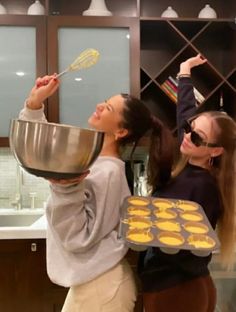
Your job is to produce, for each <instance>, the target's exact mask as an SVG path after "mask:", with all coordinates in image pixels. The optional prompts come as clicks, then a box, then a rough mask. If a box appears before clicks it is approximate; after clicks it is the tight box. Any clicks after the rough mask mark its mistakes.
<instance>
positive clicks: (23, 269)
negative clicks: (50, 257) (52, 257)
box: [0, 240, 46, 312]
mask: <svg viewBox="0 0 236 312" xmlns="http://www.w3.org/2000/svg"><path fill="white" fill-rule="evenodd" d="M32 244H33V245H32ZM35 246H36V249H35ZM32 247H33V248H32ZM43 251H44V248H43V245H42V243H41V241H40V240H1V241H0V280H1V283H0V311H4V312H12V311H25V312H28V311H29V312H30V311H34V312H41V309H40V302H41V301H42V289H43V287H42V285H43V276H45V275H46V270H45V257H42V254H43Z"/></svg>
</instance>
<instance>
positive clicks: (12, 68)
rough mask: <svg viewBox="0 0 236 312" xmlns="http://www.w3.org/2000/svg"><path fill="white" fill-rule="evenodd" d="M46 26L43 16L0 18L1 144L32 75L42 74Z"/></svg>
mask: <svg viewBox="0 0 236 312" xmlns="http://www.w3.org/2000/svg"><path fill="white" fill-rule="evenodd" d="M45 25H46V20H45V18H44V17H30V16H24V18H23V17H21V16H12V17H7V16H3V17H1V20H0V64H1V71H0V85H1V89H0V105H1V115H0V146H7V145H8V138H7V137H8V134H9V124H10V120H11V119H12V118H17V116H18V114H19V111H20V109H21V108H22V107H23V103H24V101H25V99H26V97H27V95H28V93H29V91H30V89H31V88H32V86H33V84H34V80H35V77H36V76H37V75H42V74H44V73H45V70H46V48H45V47H46V44H45V43H46V39H45V33H46V30H45Z"/></svg>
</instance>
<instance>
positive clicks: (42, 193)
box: [0, 147, 49, 209]
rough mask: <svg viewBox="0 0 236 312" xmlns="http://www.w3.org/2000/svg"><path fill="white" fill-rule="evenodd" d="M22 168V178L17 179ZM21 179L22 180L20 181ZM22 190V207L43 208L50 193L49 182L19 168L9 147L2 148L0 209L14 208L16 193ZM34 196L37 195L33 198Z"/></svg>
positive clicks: (0, 157)
mask: <svg viewBox="0 0 236 312" xmlns="http://www.w3.org/2000/svg"><path fill="white" fill-rule="evenodd" d="M17 170H18V172H19V170H21V179H17ZM19 180H21V181H19ZM19 190H20V194H21V202H22V208H30V207H31V205H32V201H34V207H35V208H42V207H43V206H44V202H45V201H46V200H47V197H48V195H49V184H48V182H47V181H46V180H45V179H43V178H38V177H36V176H34V175H31V174H29V173H27V172H26V171H24V170H23V169H21V168H19V166H18V165H17V163H16V160H15V158H14V157H13V155H12V153H11V151H10V149H9V148H5V147H2V148H0V209H1V208H12V207H13V202H14V200H15V199H16V194H17V193H18V191H19ZM32 196H33V197H35V198H34V199H32Z"/></svg>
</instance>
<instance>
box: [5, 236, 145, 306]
mask: <svg viewBox="0 0 236 312" xmlns="http://www.w3.org/2000/svg"><path fill="white" fill-rule="evenodd" d="M126 257H127V260H128V261H129V263H130V264H131V266H132V268H133V270H134V273H135V274H136V264H137V257H138V253H136V252H134V251H129V253H128V254H127V256H126ZM0 281H1V283H0V311H4V312H16V311H17V312H60V311H61V309H62V306H63V303H64V301H65V297H66V294H67V291H68V289H67V288H64V287H60V286H58V285H55V284H54V283H52V282H51V281H50V279H49V278H48V275H47V271H46V240H45V239H10V240H8V239H6V240H0ZM141 311H142V300H141V296H140V294H139V296H138V301H137V303H136V307H135V310H134V312H141Z"/></svg>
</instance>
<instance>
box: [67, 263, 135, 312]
mask: <svg viewBox="0 0 236 312" xmlns="http://www.w3.org/2000/svg"><path fill="white" fill-rule="evenodd" d="M136 295H137V292H136V286H135V280H134V276H133V272H132V270H131V268H130V266H129V264H128V263H127V261H126V260H122V261H121V262H120V263H119V264H117V265H116V266H115V267H114V268H112V269H110V270H109V271H108V272H106V273H104V274H102V275H101V276H99V277H97V278H96V279H94V280H92V281H90V282H88V283H86V284H83V285H79V286H75V287H71V288H70V290H69V292H68V294H67V297H66V300H65V303H64V306H63V309H62V312H132V311H133V310H134V305H135V301H136Z"/></svg>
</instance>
